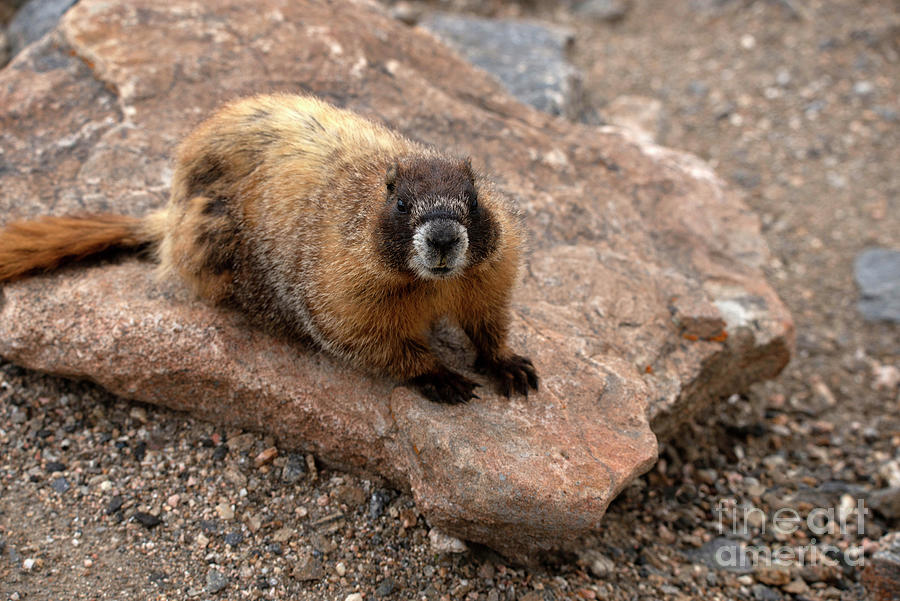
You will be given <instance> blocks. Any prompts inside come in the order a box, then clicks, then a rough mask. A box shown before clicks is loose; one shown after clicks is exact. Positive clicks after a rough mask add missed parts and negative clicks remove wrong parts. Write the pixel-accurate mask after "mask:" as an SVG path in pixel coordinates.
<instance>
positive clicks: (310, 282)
mask: <svg viewBox="0 0 900 601" xmlns="http://www.w3.org/2000/svg"><path fill="white" fill-rule="evenodd" d="M520 221H521V219H520V216H519V213H518V211H517V209H516V208H515V206H514V205H513V204H512V202H511V201H510V200H509V199H507V198H506V197H504V196H503V195H501V194H499V193H498V192H497V191H495V190H494V189H493V188H492V186H491V184H490V183H489V182H487V181H485V179H484V178H483V177H481V176H480V175H479V174H477V173H476V172H475V171H474V170H473V168H472V165H471V162H470V161H469V159H460V158H456V157H452V156H448V155H447V154H444V153H442V152H440V151H438V150H436V149H435V148H431V147H428V146H425V145H422V144H419V143H416V142H413V141H411V140H409V139H407V138H405V137H403V136H401V135H399V134H397V133H395V132H393V131H391V130H389V129H387V128H386V127H384V126H381V125H378V124H376V123H373V122H370V121H368V120H366V119H364V118H362V117H360V116H359V115H357V114H355V113H353V112H350V111H347V110H342V109H338V108H335V107H333V106H331V105H329V104H327V103H325V102H323V101H321V100H318V99H316V98H312V97H308V96H296V95H287V94H279V95H263V96H256V97H251V98H245V99H242V100H238V101H235V102H232V103H230V104H228V105H226V106H225V107H224V108H222V109H220V110H219V111H218V112H217V113H215V114H214V115H213V116H212V117H211V118H209V119H208V120H207V121H205V122H204V123H202V124H201V125H199V126H198V127H197V128H196V129H195V130H194V131H193V132H192V133H191V134H190V135H189V136H188V137H187V139H186V140H185V141H184V142H183V143H182V144H181V146H180V148H179V150H178V153H177V161H176V169H175V173H174V179H173V182H172V190H171V197H170V200H169V203H168V205H167V206H166V208H165V209H163V210H161V211H158V212H155V213H151V214H149V215H148V216H146V217H144V218H143V219H140V218H133V217H126V216H121V215H105V214H104V215H86V216H76V217H44V218H40V219H38V220H35V221H24V222H14V223H11V224H9V225H8V226H7V227H6V229H5V230H3V231H2V232H0V281H4V280H11V279H14V278H16V277H18V276H21V275H23V274H26V273H29V272H33V271H36V270H47V269H52V268H54V267H56V266H58V265H59V264H60V263H62V262H64V261H71V260H78V259H81V258H84V257H87V256H89V255H93V254H97V253H99V252H102V251H105V250H107V249H111V248H139V247H149V248H150V249H151V250H152V252H153V253H154V254H155V255H156V258H157V260H158V262H159V269H160V272H161V273H162V274H167V273H172V272H174V273H177V274H178V275H179V276H180V277H181V278H182V279H183V280H184V281H185V282H186V283H187V284H188V286H189V287H190V288H192V289H193V290H194V291H195V292H196V294H197V295H199V296H200V297H201V298H203V299H206V300H207V301H209V302H212V303H215V304H228V305H233V306H236V307H237V308H239V309H240V310H242V311H243V312H244V313H245V314H247V315H248V316H249V317H250V318H251V319H252V320H253V321H254V322H256V323H257V324H260V325H262V326H264V327H265V328H266V329H268V330H269V331H271V332H273V333H275V334H280V335H286V336H287V337H289V338H294V339H297V338H302V339H306V340H311V341H312V342H314V343H315V344H317V345H319V346H320V347H321V348H322V349H324V350H326V351H327V352H330V353H332V354H334V355H337V356H338V357H342V358H344V359H347V360H349V361H350V362H351V363H352V364H354V365H357V366H359V367H362V368H364V369H366V370H368V371H370V372H374V373H377V374H387V375H390V376H393V377H395V378H398V379H400V380H402V381H403V382H406V383H409V384H411V385H413V386H415V387H416V388H418V389H419V390H420V391H421V392H422V393H423V394H424V395H425V396H426V397H427V398H429V399H431V400H432V401H436V402H442V403H459V402H465V401H467V400H469V399H470V398H472V397H473V396H475V395H474V392H473V391H474V388H475V387H476V383H475V382H473V381H471V380H469V379H468V378H466V377H464V376H462V375H460V374H458V373H454V372H453V371H451V370H449V369H448V368H447V367H445V366H443V365H441V364H440V362H439V361H438V359H437V357H436V356H435V355H434V353H433V352H432V351H431V350H430V349H429V347H428V343H427V334H428V331H429V329H430V327H431V326H432V324H433V323H434V322H435V320H437V319H438V318H440V317H442V316H449V317H450V318H452V319H454V320H455V321H456V322H457V323H458V324H459V325H460V326H461V327H462V329H463V330H464V331H465V333H466V334H467V335H468V337H469V338H470V339H471V341H472V343H473V345H474V347H475V349H476V350H477V361H476V364H475V369H476V371H479V372H481V373H484V374H486V375H488V376H490V377H491V378H492V379H493V380H494V381H495V382H497V384H498V386H499V390H500V392H501V393H503V394H505V395H506V396H509V395H510V394H511V393H513V392H517V393H520V394H524V395H527V394H528V391H529V389H535V390H536V389H537V388H538V376H537V373H536V371H535V369H534V366H533V365H532V362H531V361H530V360H529V359H527V358H525V357H522V356H519V355H516V354H514V353H513V352H512V351H511V350H510V349H509V348H508V347H507V345H506V335H507V326H508V321H509V302H510V292H511V290H512V288H513V284H514V282H515V280H516V275H517V271H518V267H519V261H520V254H521V245H522V238H523V233H522V229H521V224H520Z"/></svg>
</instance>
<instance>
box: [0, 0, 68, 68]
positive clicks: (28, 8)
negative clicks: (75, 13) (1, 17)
mask: <svg viewBox="0 0 900 601" xmlns="http://www.w3.org/2000/svg"><path fill="white" fill-rule="evenodd" d="M76 1H77V0H30V1H29V2H26V3H25V4H24V5H23V6H22V8H20V9H19V11H18V12H17V13H16V15H15V17H13V19H12V21H10V22H9V29H8V30H7V32H8V33H7V35H8V36H9V50H10V54H11V56H15V55H16V54H18V53H19V52H21V51H22V48H24V47H25V46H27V45H28V44H31V43H32V42H34V41H37V40H38V39H39V38H40V37H41V36H43V35H44V34H46V33H47V32H49V31H50V30H52V29H53V28H54V27H56V24H57V22H59V19H60V17H62V16H63V14H64V13H65V12H66V11H67V10H69V7H71V6H72V5H73V4H75V2H76Z"/></svg>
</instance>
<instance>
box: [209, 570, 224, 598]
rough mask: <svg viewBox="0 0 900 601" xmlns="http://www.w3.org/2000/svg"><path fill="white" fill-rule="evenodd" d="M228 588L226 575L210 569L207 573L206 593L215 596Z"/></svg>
mask: <svg viewBox="0 0 900 601" xmlns="http://www.w3.org/2000/svg"><path fill="white" fill-rule="evenodd" d="M226 586H228V578H226V576H225V574H223V573H222V572H220V571H219V570H216V569H215V568H210V569H209V571H208V572H207V573H206V592H208V593H210V594H213V595H215V594H216V593H218V592H220V591H221V590H222V589H224V588H225V587H226Z"/></svg>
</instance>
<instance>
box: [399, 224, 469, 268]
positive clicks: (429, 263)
mask: <svg viewBox="0 0 900 601" xmlns="http://www.w3.org/2000/svg"><path fill="white" fill-rule="evenodd" d="M447 221H449V220H435V221H427V222H425V223H423V224H422V225H420V226H419V227H417V228H416V232H415V234H413V249H414V250H415V252H414V253H413V255H412V256H411V257H410V259H409V268H410V269H412V271H413V272H414V273H415V274H416V275H417V276H419V277H421V278H422V279H426V280H443V279H446V278H449V277H452V276H454V275H457V274H458V273H459V272H461V271H462V270H463V269H464V268H465V266H466V251H467V250H468V248H469V234H468V232H466V228H464V227H463V226H462V224H460V223H458V222H456V221H451V222H450V223H447ZM442 222H443V223H442ZM448 226H449V227H452V228H453V229H454V230H455V233H456V237H457V238H459V242H457V243H456V245H455V246H454V247H453V248H452V249H451V250H450V252H448V253H446V254H445V255H444V256H443V257H442V256H441V254H440V253H439V252H438V251H436V250H435V249H434V248H432V247H431V246H430V245H429V244H428V237H429V234H430V233H431V231H432V229H433V228H436V227H448ZM442 259H443V269H446V271H435V269H440V268H441V265H442Z"/></svg>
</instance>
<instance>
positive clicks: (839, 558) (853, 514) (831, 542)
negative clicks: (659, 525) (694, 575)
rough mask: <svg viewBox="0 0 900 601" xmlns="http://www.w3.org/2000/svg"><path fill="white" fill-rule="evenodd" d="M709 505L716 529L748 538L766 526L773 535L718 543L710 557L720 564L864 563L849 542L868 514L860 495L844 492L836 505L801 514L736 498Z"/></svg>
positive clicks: (730, 567) (748, 566)
mask: <svg viewBox="0 0 900 601" xmlns="http://www.w3.org/2000/svg"><path fill="white" fill-rule="evenodd" d="M714 511H715V513H716V516H717V518H718V524H717V525H718V530H719V534H720V535H724V536H727V537H729V538H734V539H739V540H751V539H752V538H753V535H754V534H755V533H764V532H770V533H771V534H772V537H774V538H775V540H776V541H778V542H775V543H774V544H770V545H766V544H760V545H749V544H748V545H742V544H740V543H738V542H737V541H729V542H733V544H721V545H718V546H717V548H716V550H715V557H714V561H715V562H716V564H718V566H719V567H721V568H724V569H727V570H734V571H744V570H753V569H756V568H765V567H789V566H799V567H803V566H813V565H824V566H837V565H848V566H862V565H863V557H864V554H863V549H862V547H861V546H860V545H858V544H854V543H853V541H854V540H861V539H862V537H863V536H864V534H865V520H866V517H867V516H868V515H869V510H868V509H867V508H866V507H865V505H864V503H863V500H862V499H855V500H854V499H851V498H850V497H849V496H846V497H845V498H844V499H842V501H841V503H840V504H839V505H838V506H836V507H816V508H813V509H811V510H810V511H809V512H808V513H806V516H805V517H804V516H803V515H801V513H800V512H799V511H797V510H796V509H794V508H792V507H784V508H781V509H777V510H775V511H773V512H771V513H766V512H765V511H763V510H762V509H760V508H759V507H755V506H753V505H751V504H748V503H742V504H738V503H737V502H736V501H735V499H720V500H719V503H718V505H717V506H716V508H715V509H714ZM782 541H783V542H782ZM789 541H791V542H796V543H797V544H791V542H789Z"/></svg>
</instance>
